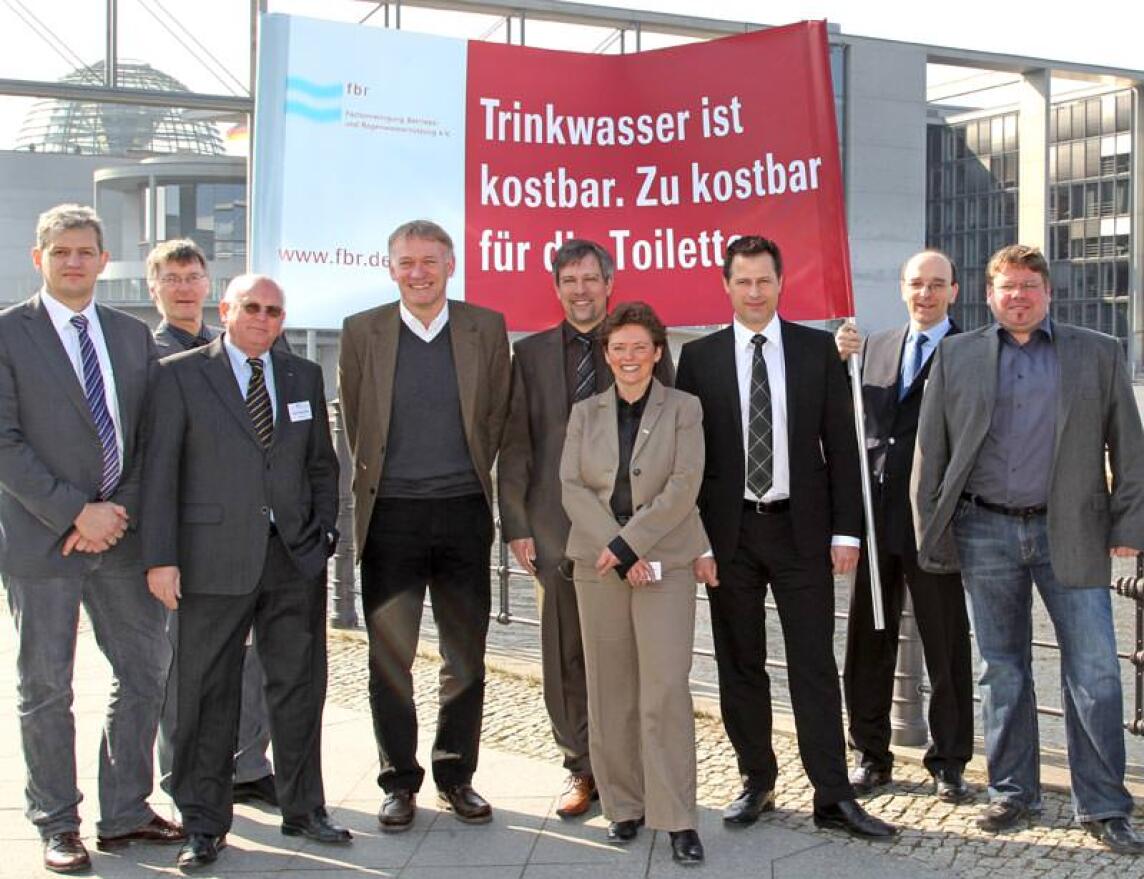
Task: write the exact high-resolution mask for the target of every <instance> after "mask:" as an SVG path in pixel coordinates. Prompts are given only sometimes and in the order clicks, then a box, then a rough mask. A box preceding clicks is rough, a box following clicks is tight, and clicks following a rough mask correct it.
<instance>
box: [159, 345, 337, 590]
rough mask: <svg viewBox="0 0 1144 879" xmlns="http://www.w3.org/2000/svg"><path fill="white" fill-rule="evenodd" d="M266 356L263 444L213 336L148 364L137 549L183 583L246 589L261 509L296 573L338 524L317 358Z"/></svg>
mask: <svg viewBox="0 0 1144 879" xmlns="http://www.w3.org/2000/svg"><path fill="white" fill-rule="evenodd" d="M270 356H271V362H272V364H273V367H274V390H275V396H276V405H277V415H276V418H275V420H274V438H273V441H272V442H271V444H270V447H269V448H268V449H263V448H262V444H261V443H260V442H259V440H258V436H257V434H256V433H255V432H254V426H253V424H252V422H251V420H250V415H249V413H248V412H247V409H246V403H245V401H244V400H243V395H242V393H241V392H240V390H239V387H238V382H236V381H235V377H234V370H233V369H232V368H231V365H230V360H229V358H228V357H227V354H226V350H225V349H224V348H223V343H222V339H221V338H219V339H215V340H214V341H213V342H211V344H209V345H206V346H205V347H202V348H196V349H195V350H193V351H187V352H186V353H183V354H176V355H174V356H172V357H168V358H165V359H164V360H163V361H162V363H161V364H160V365H159V368H158V380H157V381H156V383H155V392H154V395H153V402H152V405H151V407H150V417H149V419H148V421H149V426H150V436H149V442H148V446H147V454H146V459H145V463H144V468H143V521H142V525H141V529H140V530H141V532H142V538H143V560H144V563H145V565H146V567H148V568H153V567H158V566H162V565H178V567H179V569H180V575H181V582H182V588H183V591H184V593H191V594H196V593H198V594H211V595H242V594H245V593H248V592H251V591H252V590H253V589H254V588H255V587H256V586H257V585H258V579H259V577H260V576H261V574H262V568H263V564H264V562H265V559H266V542H267V540H268V538H269V533H270V513H271V511H273V514H274V525H275V527H276V528H277V530H278V534H279V535H280V537H281V539H282V542H283V544H284V545H285V546H286V549H287V551H288V552H289V554H290V557H291V558H292V559H293V561H294V564H295V566H296V567H297V568H298V571H299V572H300V573H301V574H302V576H303V577H305V578H308V579H314V578H317V577H320V576H321V575H322V574H324V572H325V568H326V559H327V558H328V557H329V553H330V551H331V549H332V547H331V545H330V543H329V541H328V540H327V535H328V534H336V533H337V532H336V529H335V524H336V522H337V515H338V461H337V457H336V456H335V454H334V449H333V445H332V444H331V442H330V427H329V417H328V415H327V413H326V399H325V394H324V391H323V388H324V383H323V380H322V370H321V367H319V366H318V365H317V364H315V363H311V362H310V361H308V360H303V359H302V358H300V357H296V356H295V355H293V354H284V353H282V352H279V351H271V355H270ZM291 404H295V406H294V410H295V414H293V415H292V414H291ZM298 404H301V405H298ZM307 410H308V411H307ZM307 415H308V416H309V417H307Z"/></svg>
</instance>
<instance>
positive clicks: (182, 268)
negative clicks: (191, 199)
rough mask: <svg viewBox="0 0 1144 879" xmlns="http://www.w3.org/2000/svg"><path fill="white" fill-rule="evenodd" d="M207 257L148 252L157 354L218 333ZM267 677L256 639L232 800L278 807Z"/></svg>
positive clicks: (166, 721) (168, 719)
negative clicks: (209, 320) (208, 313)
mask: <svg viewBox="0 0 1144 879" xmlns="http://www.w3.org/2000/svg"><path fill="white" fill-rule="evenodd" d="M210 286H211V280H210V274H209V272H208V270H207V258H206V254H204V253H203V250H202V248H201V247H199V246H198V245H197V244H196V243H195V242H194V241H191V240H190V239H189V238H176V239H173V240H171V241H165V242H163V243H162V244H159V245H157V246H156V247H155V248H154V249H152V251H151V252H150V253H149V254H148V255H147V288H148V290H149V291H150V293H151V299H152V300H153V301H154V302H155V308H156V309H158V311H159V314H160V316H161V317H162V321H161V322H160V323H159V326H158V327H157V328H156V329H155V345H156V347H157V348H158V349H159V356H160V357H163V356H166V355H169V354H177V353H179V352H181V351H190V350H192V349H194V348H201V347H202V346H204V345H208V344H210V342H211V341H212V340H214V339H215V338H216V337H217V336H218V334H219V331H218V330H216V329H215V328H213V327H210V326H207V324H206V322H205V321H204V320H203V303H204V302H205V301H206V298H207V294H208V293H209V292H210ZM167 633H168V635H169V636H170V638H171V646H172V649H173V650H174V652H175V656H174V659H173V660H172V662H171V673H170V675H169V676H168V678H167V695H166V699H165V700H164V702H163V715H162V717H161V718H160V720H159V737H158V742H157V744H158V755H159V784H160V785H161V786H162V787H163V789H164V790H166V791H167V793H171V792H172V791H171V764H172V762H173V760H174V753H175V752H174V747H175V722H176V716H175V715H176V712H175V707H176V706H177V705H178V699H179V695H178V694H179V683H178V682H179V675H178V668H177V664H178V662H177V661H178V649H177V644H178V637H179V615H178V614H176V613H171V614H169V615H168V617H167ZM265 680H266V678H265V676H264V675H263V672H262V663H261V662H260V661H259V659H258V651H257V650H256V649H255V646H254V644H253V643H251V644H249V645H247V646H246V648H245V650H244V652H243V660H242V710H241V712H240V714H239V724H238V742H237V746H236V750H235V753H234V801H235V802H236V803H243V802H251V801H258V802H262V803H265V804H267V805H269V806H277V805H278V795H277V793H276V791H275V789H274V767H273V765H271V763H270V759H269V758H268V757H267V756H266V749H267V748H268V747H269V745H270V722H269V720H268V718H267V711H266V696H265V694H264V693H263V687H264V686H265Z"/></svg>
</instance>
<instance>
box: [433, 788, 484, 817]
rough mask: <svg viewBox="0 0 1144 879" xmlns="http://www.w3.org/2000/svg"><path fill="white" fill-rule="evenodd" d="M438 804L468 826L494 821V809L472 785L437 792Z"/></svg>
mask: <svg viewBox="0 0 1144 879" xmlns="http://www.w3.org/2000/svg"><path fill="white" fill-rule="evenodd" d="M437 802H438V804H439V805H440V806H442V807H443V808H444V809H445V810H446V811H449V812H452V813H453V815H454V816H455V817H456V819H457V820H458V821H463V822H464V823H466V824H488V823H489V822H490V821H492V820H493V807H492V806H490V805H489V804H488V801H487V800H485V798H484V797H482V796H481V795H480V794H479V793H477V792H476V791H475V790H473V786H472V785H471V784H457V785H454V786H453V787H447V788H445V789H444V790H439V791H437Z"/></svg>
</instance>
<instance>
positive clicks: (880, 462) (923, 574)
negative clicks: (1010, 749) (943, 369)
mask: <svg viewBox="0 0 1144 879" xmlns="http://www.w3.org/2000/svg"><path fill="white" fill-rule="evenodd" d="M900 287H901V295H902V301H903V302H905V304H906V311H907V312H908V313H909V322H908V323H907V324H906V325H905V326H901V327H897V328H896V329H892V330H884V331H883V332H880V333H874V334H873V335H872V336H870V338H869V339H867V340H866V342H865V344H864V345H863V344H862V340H861V339H860V338H859V335H858V331H857V330H856V329H855V328H854V326H853V325H851V324H845V325H843V326H842V327H841V328H840V329H839V330H838V333H837V334H836V336H835V341H836V343H837V345H838V350H839V353H841V355H842V357H843V359H846V358H847V357H849V356H851V355H852V354H856V353H857V352H858V351H859V349H861V351H862V401H863V404H864V409H865V416H866V421H865V423H866V454H867V456H868V458H869V460H870V482H871V486H870V487H871V489H872V491H873V506H874V523H875V528H876V533H877V540H878V569H879V573H880V575H881V583H882V601H883V606H884V608H885V616H886V627H885V629H883V630H882V631H880V632H879V631H877V630H875V629H874V614H873V609H872V607H871V602H870V566H869V559H868V558H867V555H866V553H865V552H863V553H862V556H861V559H860V561H859V563H858V575H857V577H856V579H855V581H854V586H853V589H852V590H851V592H850V618H849V622H848V624H847V627H846V666H845V671H844V672H843V685H844V692H845V695H846V711H847V714H848V715H849V718H850V727H849V733H850V746H851V747H852V748H854V749H855V750H856V751H857V752H858V765H857V766H856V767H855V768H854V771H853V772H851V773H850V783H851V784H852V785H854V790H855V791H856V792H858V793H859V794H867V793H870V792H872V791H874V790H877V789H878V788H881V787H883V786H886V785H889V784H890V783H891V782H892V779H893V776H892V769H893V765H894V755H893V753H892V752H891V751H890V708H891V706H892V705H893V696H894V666H895V664H896V662H897V657H898V630H899V624H900V621H901V615H902V604H903V600H904V596H905V590H906V589H909V594H910V598H911V599H912V602H913V612H914V619H915V620H916V621H917V626H918V633H919V634H920V635H921V641H922V649H923V650H924V652H925V660H926V670H927V672H928V673H929V680H930V686H931V693H930V700H929V730H930V739H931V743H930V746H929V748H928V749H927V751H926V754H925V757H924V760H923V762H924V763H925V767H926V769H928V770H929V772H930V775H931V776H933V780H934V786H933V792H934V794H935V795H936V796H937V797H938V799H940V800H942V801H943V802H947V803H958V802H961V801H963V800H965V799H967V798H968V797H969V796H970V795H971V794H970V791H969V788H968V787H967V786H966V784H965V777H964V769H965V764H966V763H968V762H969V758H970V757H971V756H972V755H973V672H972V669H971V664H972V653H971V651H970V647H969V620H968V618H967V615H966V612H965V594H964V592H963V591H962V588H961V578H960V577H959V576H958V575H957V574H931V573H930V572H928V571H924V570H922V569H921V568H919V567H918V553H917V545H916V544H915V542H914V522H913V515H912V513H911V511H910V491H909V489H910V468H911V467H912V466H913V462H914V439H915V437H916V436H917V429H918V413H919V412H920V411H921V404H922V389H923V388H924V387H925V383H926V377H927V376H928V375H929V367H930V364H931V363H932V362H933V353H934V351H936V350H937V346H938V343H940V342H941V340H942V339H943V338H945V337H946V336H947V335H952V334H954V333H957V332H958V328H957V326H956V325H955V324H954V323H953V321H951V320H950V318H949V307H950V306H951V305H952V304H953V302H954V300H956V299H957V292H958V285H957V271H956V269H955V267H954V265H953V263H952V261H950V259H949V257H947V256H946V255H945V254H944V253H940V252H938V251H936V250H923V251H922V252H921V253H916V254H914V255H913V256H911V257H910V258H909V259H908V260H906V262H905V263H904V264H903V266H902V271H901V279H900Z"/></svg>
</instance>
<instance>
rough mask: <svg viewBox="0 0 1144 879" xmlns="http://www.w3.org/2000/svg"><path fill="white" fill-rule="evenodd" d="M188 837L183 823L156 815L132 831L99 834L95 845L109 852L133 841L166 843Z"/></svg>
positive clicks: (180, 840) (102, 850)
mask: <svg viewBox="0 0 1144 879" xmlns="http://www.w3.org/2000/svg"><path fill="white" fill-rule="evenodd" d="M186 838H187V835H186V834H185V833H183V826H182V825H181V824H176V823H175V822H174V821H168V820H167V819H166V818H161V817H159V816H158V815H156V816H155V817H154V818H152V819H151V820H150V821H148V822H147V823H146V824H144V825H143V826H142V827H139V828H136V829H135V830H132V831H131V832H130V833H121V834H119V835H118V836H97V837H96V838H95V847H96V848H97V849H99V850H100V851H101V852H109V851H113V850H115V849H119V848H124V847H125V846H127V845H129V844H130V843H133V842H156V843H160V844H164V845H165V844H168V843H173V842H182V841H183V840H185V839H186Z"/></svg>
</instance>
